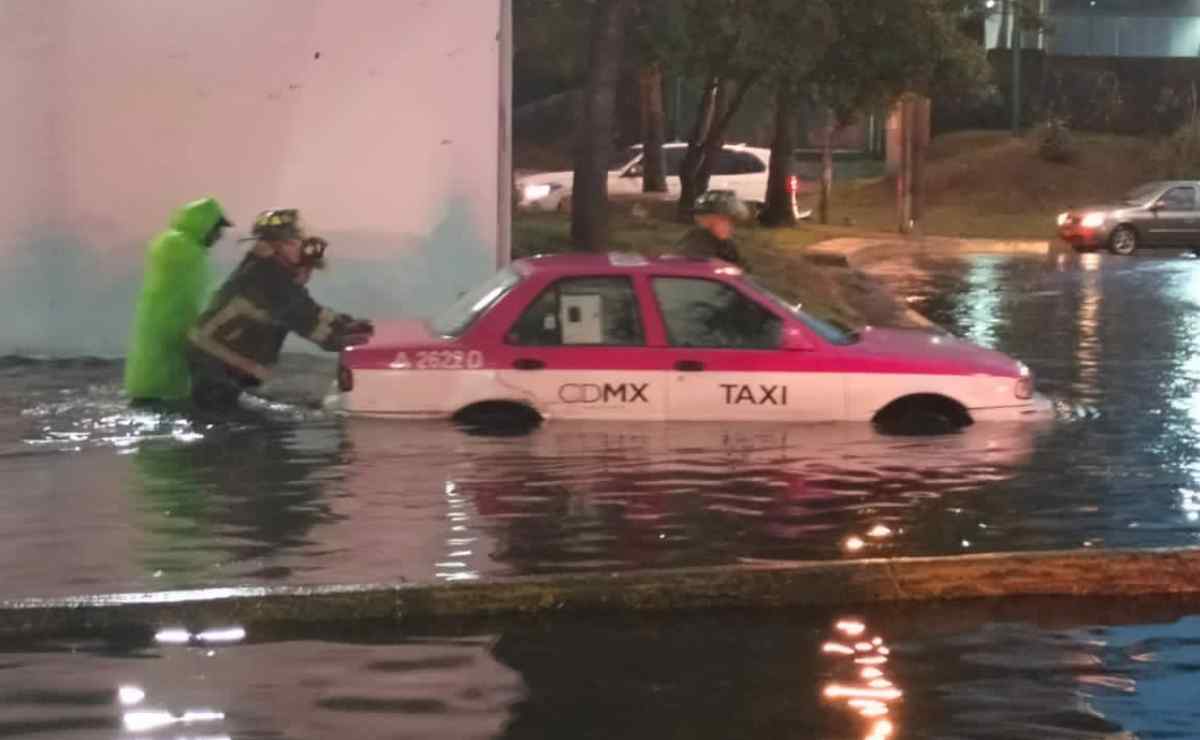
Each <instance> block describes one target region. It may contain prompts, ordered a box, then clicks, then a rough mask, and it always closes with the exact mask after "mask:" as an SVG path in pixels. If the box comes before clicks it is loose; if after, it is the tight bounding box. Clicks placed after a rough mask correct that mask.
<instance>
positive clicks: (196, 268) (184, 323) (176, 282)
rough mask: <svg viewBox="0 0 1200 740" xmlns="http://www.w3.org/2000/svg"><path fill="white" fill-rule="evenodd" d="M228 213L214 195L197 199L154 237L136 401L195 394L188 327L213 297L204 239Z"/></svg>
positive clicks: (135, 359)
mask: <svg viewBox="0 0 1200 740" xmlns="http://www.w3.org/2000/svg"><path fill="white" fill-rule="evenodd" d="M222 218H224V214H223V212H222V210H221V206H220V204H218V203H217V201H216V200H214V199H212V198H205V199H203V200H197V201H193V202H191V203H188V204H187V205H185V206H183V207H182V208H180V209H179V210H178V211H176V212H175V213H174V215H173V216H172V217H171V227H170V228H169V229H167V230H166V231H164V232H162V233H161V234H159V235H158V236H156V237H155V238H154V240H153V241H152V242H150V248H149V250H148V251H147V253H146V266H145V274H144V276H143V279H142V292H141V295H140V297H139V298H138V304H137V312H136V313H135V314H134V319H133V327H132V331H131V341H130V347H129V355H128V357H127V358H126V360H125V390H126V392H127V393H128V394H129V396H130V398H132V399H137V400H158V401H180V400H184V399H186V398H188V397H189V395H190V393H191V378H190V377H189V374H188V364H187V332H188V329H189V328H191V326H192V324H193V323H194V322H195V321H196V317H197V316H199V315H200V311H201V309H202V308H203V307H204V301H205V299H206V298H207V297H208V289H209V276H208V249H207V248H206V247H205V246H204V239H205V237H207V236H208V234H209V233H210V232H211V231H212V230H213V228H214V227H215V226H216V225H217V223H218V222H219V221H221V219H222Z"/></svg>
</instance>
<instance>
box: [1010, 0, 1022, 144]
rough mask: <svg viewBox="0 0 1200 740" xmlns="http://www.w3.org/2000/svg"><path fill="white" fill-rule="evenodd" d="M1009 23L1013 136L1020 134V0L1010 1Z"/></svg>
mask: <svg viewBox="0 0 1200 740" xmlns="http://www.w3.org/2000/svg"><path fill="white" fill-rule="evenodd" d="M1011 6H1012V11H1011V16H1012V19H1011V23H1012V44H1010V45H1009V46H1010V48H1011V50H1012V92H1011V94H1010V96H1009V97H1010V98H1011V101H1010V105H1011V106H1012V134H1013V136H1020V135H1021V27H1020V25H1019V20H1020V14H1021V0H1012V3H1011Z"/></svg>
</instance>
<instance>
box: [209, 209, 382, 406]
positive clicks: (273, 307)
mask: <svg viewBox="0 0 1200 740" xmlns="http://www.w3.org/2000/svg"><path fill="white" fill-rule="evenodd" d="M252 234H253V236H252V237H251V238H252V239H253V240H254V246H253V247H252V248H251V249H250V251H249V252H248V253H247V254H246V256H245V258H244V259H243V260H242V262H241V264H240V265H238V267H237V269H235V270H234V271H233V274H231V275H230V276H229V278H228V279H227V280H226V281H225V284H224V285H222V286H221V289H220V290H219V291H217V294H216V296H214V297H213V300H212V303H211V304H210V305H209V307H208V309H207V310H205V312H204V313H203V314H201V315H200V318H199V320H198V321H197V322H196V326H195V327H194V328H193V329H192V331H191V332H190V334H189V339H190V341H191V350H190V354H189V361H190V365H191V371H192V401H193V403H194V404H195V405H196V406H197V407H199V408H201V409H215V410H227V409H232V408H233V407H235V406H236V405H237V400H238V397H239V396H240V395H241V393H242V391H244V390H246V389H248V388H253V387H256V386H258V385H260V384H261V383H263V382H264V381H266V380H267V379H268V378H269V377H270V375H271V369H272V368H273V367H274V366H275V364H276V363H277V362H278V361H279V352H280V350H281V349H282V348H283V341H284V339H286V338H287V335H288V332H295V333H297V334H299V335H300V336H302V337H304V338H306V339H308V340H309V341H311V342H313V343H314V344H316V345H317V346H319V347H321V348H322V349H324V350H327V351H329V352H338V351H341V350H342V349H344V348H346V347H350V346H353V345H356V344H363V343H365V342H366V341H367V340H368V339H369V338H370V337H371V334H372V333H373V332H374V327H373V326H372V325H371V322H370V321H365V320H361V319H355V318H353V317H350V316H347V315H346V314H341V313H337V312H335V311H332V310H330V309H328V308H325V307H323V306H321V305H320V304H318V303H317V302H316V301H314V300H313V299H312V297H311V296H310V295H309V294H308V289H307V288H305V285H306V283H307V282H308V280H309V278H310V277H311V276H312V271H313V270H314V269H319V268H321V267H322V266H323V265H324V256H325V248H326V246H328V245H327V244H326V242H325V240H324V239H321V238H320V237H310V236H307V235H306V234H305V233H304V228H303V227H302V225H301V223H300V214H299V212H298V211H296V210H295V209H279V210H273V211H264V212H262V213H261V214H259V216H258V218H257V220H256V221H255V222H254V229H253V231H252Z"/></svg>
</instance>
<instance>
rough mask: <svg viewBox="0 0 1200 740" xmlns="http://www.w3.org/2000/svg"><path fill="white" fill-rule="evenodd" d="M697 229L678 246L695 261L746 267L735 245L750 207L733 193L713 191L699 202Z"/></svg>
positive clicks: (697, 200) (696, 213)
mask: <svg viewBox="0 0 1200 740" xmlns="http://www.w3.org/2000/svg"><path fill="white" fill-rule="evenodd" d="M692 216H693V217H694V218H695V219H696V227H695V228H693V229H692V230H691V231H689V232H688V233H686V234H684V235H683V238H682V239H680V240H679V243H678V244H677V245H676V247H677V248H678V249H679V251H681V252H682V253H683V254H685V255H687V256H688V257H691V258H693V259H714V258H715V259H721V260H725V261H726V262H732V263H733V264H735V265H740V264H742V259H741V256H740V255H739V254H738V250H737V245H736V244H735V243H734V242H733V229H734V223H735V222H736V221H738V220H743V219H746V218H748V217H749V213H748V211H747V210H746V206H744V205H743V204H742V202H741V201H740V200H739V199H738V197H737V194H736V193H734V192H733V191H732V190H709V191H708V192H707V193H705V194H703V195H701V196H700V197H699V198H697V199H696V207H695V208H694V209H693V210H692Z"/></svg>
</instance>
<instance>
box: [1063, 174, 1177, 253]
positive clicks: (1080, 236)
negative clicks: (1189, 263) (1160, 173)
mask: <svg viewBox="0 0 1200 740" xmlns="http://www.w3.org/2000/svg"><path fill="white" fill-rule="evenodd" d="M1198 188H1200V182H1198V181H1195V180H1161V181H1156V182H1151V183H1147V184H1145V185H1141V186H1138V187H1136V188H1134V189H1133V190H1131V191H1129V192H1128V193H1126V194H1125V196H1124V197H1123V198H1121V200H1120V201H1118V202H1116V203H1110V204H1107V205H1099V206H1090V207H1087V208H1072V209H1071V210H1069V211H1067V212H1066V213H1060V214H1059V216H1058V235H1059V236H1060V237H1062V238H1063V240H1065V241H1066V242H1068V243H1069V244H1070V245H1071V246H1073V247H1074V248H1075V249H1076V251H1080V252H1084V251H1091V250H1093V249H1099V248H1101V247H1105V248H1107V249H1108V250H1109V251H1110V252H1112V253H1114V254H1133V253H1134V252H1136V251H1137V250H1138V249H1141V248H1142V247H1173V248H1177V249H1195V248H1197V247H1200V201H1198V200H1197V195H1198V194H1200V190H1198Z"/></svg>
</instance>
